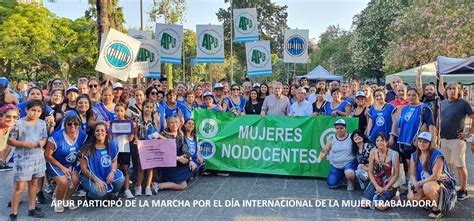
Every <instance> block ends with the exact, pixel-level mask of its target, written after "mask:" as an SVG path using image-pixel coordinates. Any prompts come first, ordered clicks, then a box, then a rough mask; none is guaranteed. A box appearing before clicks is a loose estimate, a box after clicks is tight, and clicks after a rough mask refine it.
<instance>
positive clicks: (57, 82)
mask: <svg viewBox="0 0 474 221" xmlns="http://www.w3.org/2000/svg"><path fill="white" fill-rule="evenodd" d="M62 84H63V82H60V81H56V82H53V85H62Z"/></svg>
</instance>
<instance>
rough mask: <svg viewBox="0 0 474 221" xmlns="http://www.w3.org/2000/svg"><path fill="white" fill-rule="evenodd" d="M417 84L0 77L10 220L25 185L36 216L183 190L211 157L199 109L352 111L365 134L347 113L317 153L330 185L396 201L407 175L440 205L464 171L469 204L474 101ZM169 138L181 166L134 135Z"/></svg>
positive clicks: (2, 161)
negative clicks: (150, 162)
mask: <svg viewBox="0 0 474 221" xmlns="http://www.w3.org/2000/svg"><path fill="white" fill-rule="evenodd" d="M421 80H422V79H421V72H420V73H419V75H418V78H417V84H416V85H414V87H412V85H405V84H403V81H402V80H401V79H400V78H398V77H395V78H393V79H392V81H391V82H389V85H387V87H385V86H379V85H378V84H376V83H373V82H370V83H369V82H366V83H365V84H364V85H362V84H361V83H360V82H359V81H358V80H352V81H351V82H350V83H349V82H338V81H332V82H326V81H324V80H319V81H317V82H315V83H314V84H313V83H311V82H310V81H309V80H308V79H306V78H302V79H300V80H299V81H296V80H293V81H292V82H291V84H286V83H285V84H282V83H280V82H272V83H271V84H265V83H257V82H254V83H252V82H251V81H250V80H249V79H245V81H244V82H243V84H242V85H239V84H229V83H228V82H227V81H225V80H222V81H220V82H218V83H215V84H214V85H212V84H211V83H210V82H202V83H199V84H195V85H188V84H186V83H183V82H179V83H176V84H175V87H174V88H172V89H171V88H169V87H168V81H167V79H166V78H161V79H156V80H148V81H144V79H143V78H139V79H138V80H137V82H136V83H135V84H132V82H130V81H129V82H125V83H124V84H122V83H119V82H115V83H112V82H110V81H103V82H101V81H99V80H98V79H95V78H91V79H89V78H88V77H80V78H78V79H77V81H76V82H74V83H68V82H64V81H63V80H61V79H54V80H51V81H49V82H47V84H46V85H44V87H41V85H37V84H36V83H34V82H29V83H28V84H22V83H17V84H15V85H13V83H12V82H10V81H9V80H8V79H6V78H0V114H1V124H0V132H1V136H0V145H1V146H0V150H1V154H0V157H1V158H0V170H11V169H13V170H14V173H13V174H14V175H13V176H14V177H13V181H14V183H13V184H12V197H11V202H10V203H9V205H10V206H11V215H10V218H11V219H12V220H16V218H17V214H18V205H19V203H20V202H21V198H22V194H23V191H24V190H25V189H26V188H28V203H29V211H28V215H29V216H32V217H36V218H39V217H44V213H43V212H42V211H41V209H40V208H38V207H37V206H36V202H37V201H38V202H39V203H44V202H46V199H45V197H44V193H43V192H45V191H46V192H48V193H52V194H53V200H56V201H60V200H68V199H71V196H73V194H75V193H77V192H81V193H82V192H86V198H87V199H104V198H106V199H111V200H116V199H117V198H118V197H119V196H121V195H119V194H123V196H124V197H126V198H134V197H137V196H141V195H142V194H144V195H147V196H150V195H153V194H154V193H155V194H156V193H157V192H158V191H159V190H160V189H174V190H182V189H185V188H187V185H188V181H189V180H190V179H191V178H192V177H193V175H195V174H196V173H197V172H198V171H199V169H200V168H202V166H203V165H204V164H205V162H204V160H203V159H202V157H201V156H200V155H199V147H198V140H197V137H196V131H195V125H196V122H194V120H193V117H192V112H193V110H194V109H196V108H199V109H208V110H212V111H219V112H230V113H233V114H234V115H235V117H241V116H244V115H247V114H249V115H260V116H261V117H262V118H264V117H266V116H267V115H272V116H288V117H303V116H311V117H319V116H332V117H337V116H339V117H355V118H357V119H358V121H359V125H358V128H357V130H355V131H348V130H347V128H346V122H345V120H344V118H341V119H339V120H337V121H336V123H335V125H334V127H335V130H336V134H335V135H334V136H332V137H331V138H329V140H328V142H327V144H326V145H325V146H324V148H323V150H322V154H321V156H320V157H324V156H326V155H327V158H328V160H329V162H330V165H331V169H330V172H329V175H328V178H327V185H328V187H329V188H339V187H340V186H341V185H342V184H343V183H344V182H347V190H349V191H353V190H355V189H356V188H358V187H360V189H361V190H362V191H363V192H364V194H363V198H364V199H367V200H369V201H375V200H381V201H388V200H392V199H394V198H395V197H397V196H398V195H399V194H400V192H399V190H400V189H403V188H402V187H403V185H404V184H403V183H407V184H405V185H406V187H407V189H408V191H406V194H407V197H408V199H409V200H426V199H429V200H434V201H437V202H439V203H442V202H441V200H440V198H441V197H440V195H441V194H442V193H443V191H442V189H443V188H444V189H447V186H448V184H453V183H454V178H453V177H454V176H453V175H454V173H453V172H454V171H457V175H458V176H457V178H458V181H459V187H460V188H459V190H458V191H457V193H456V195H457V199H458V200H464V199H466V198H467V197H468V193H467V177H468V176H467V172H468V171H467V167H466V161H465V158H466V140H470V139H471V138H470V136H471V134H472V133H474V127H472V128H471V131H469V132H465V118H466V117H470V118H471V120H472V119H474V114H473V112H472V108H471V105H470V104H469V102H467V101H466V100H465V99H463V98H462V94H461V92H462V90H461V88H460V85H459V84H457V83H453V82H450V83H448V84H446V85H445V84H444V83H443V82H442V78H440V81H439V82H438V83H437V85H435V84H428V85H426V86H425V88H422V87H423V86H422V84H421V82H422V81H421ZM328 83H329V84H328ZM327 85H329V87H327ZM115 120H130V121H132V122H133V132H132V133H131V134H113V133H112V132H111V130H110V129H109V127H110V125H111V123H112V122H114V121H115ZM167 138H173V139H176V146H177V153H176V161H177V166H176V167H173V168H155V169H142V168H141V164H140V158H139V153H138V149H137V142H138V141H140V140H152V139H167ZM471 145H472V142H471ZM471 150H472V151H473V152H474V146H471ZM9 156H13V157H12V158H13V159H9ZM9 161H13V162H14V164H9ZM11 165H13V168H12V167H10V166H11ZM132 172H133V173H132ZM224 174H225V173H224ZM357 183H358V185H356V184H357ZM131 184H133V185H131ZM132 186H133V187H134V189H132V188H131V187H132ZM43 187H46V190H43ZM143 189H144V191H142V190H143ZM132 190H133V191H132ZM65 207H67V208H68V209H71V210H72V209H76V208H77V207H76V206H74V205H69V206H64V205H61V204H60V203H58V204H55V206H54V211H55V212H64V211H65ZM373 207H375V208H376V209H378V210H385V209H387V208H388V207H386V206H380V205H374V206H373ZM429 209H430V210H431V213H430V217H433V218H438V217H440V216H441V215H442V212H443V211H442V210H440V208H439V207H433V208H429Z"/></svg>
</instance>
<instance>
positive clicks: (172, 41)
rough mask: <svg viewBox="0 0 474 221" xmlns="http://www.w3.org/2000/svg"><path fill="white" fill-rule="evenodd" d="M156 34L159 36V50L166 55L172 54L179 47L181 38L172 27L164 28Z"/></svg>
mask: <svg viewBox="0 0 474 221" xmlns="http://www.w3.org/2000/svg"><path fill="white" fill-rule="evenodd" d="M157 36H160V38H159V41H160V45H161V52H162V53H163V54H166V55H173V54H174V53H176V52H177V51H178V50H179V49H180V48H181V39H180V37H179V35H178V33H177V32H176V31H175V30H173V29H169V28H168V29H164V30H162V31H161V32H160V33H158V35H157Z"/></svg>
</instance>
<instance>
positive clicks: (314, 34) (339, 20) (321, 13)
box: [44, 0, 369, 39]
mask: <svg viewBox="0 0 474 221" xmlns="http://www.w3.org/2000/svg"><path fill="white" fill-rule="evenodd" d="M143 1H144V12H145V15H144V21H145V25H146V26H147V27H153V29H154V24H153V23H152V22H150V21H149V18H148V13H147V12H148V11H149V9H150V7H151V5H152V3H153V0H143ZM234 1H236V0H234ZM242 1H243V0H242ZM273 1H275V2H276V3H277V4H278V5H287V6H288V9H287V12H288V26H289V27H290V28H298V29H309V38H316V39H317V38H318V37H319V35H320V34H321V33H323V32H324V31H325V30H326V27H328V26H329V25H339V26H340V27H341V28H342V29H344V30H349V29H350V28H351V25H352V18H353V17H354V15H356V14H358V13H359V12H360V11H362V10H363V9H364V8H365V7H366V6H367V3H368V2H369V0H273ZM119 4H120V6H121V7H123V11H124V15H125V21H126V24H125V28H127V29H128V28H139V27H140V1H139V0H119ZM44 5H45V6H46V7H47V8H48V9H49V10H50V11H52V12H53V13H55V14H56V15H57V16H60V17H67V18H70V19H77V18H79V17H81V16H83V15H84V12H85V11H86V10H87V8H88V7H89V6H88V0H56V3H51V2H48V1H47V0H45V1H44ZM227 7H228V4H225V3H224V0H188V1H187V11H186V15H185V22H184V24H183V26H184V28H185V29H192V30H195V29H196V24H220V23H219V21H218V20H217V16H216V12H217V11H218V10H219V8H227Z"/></svg>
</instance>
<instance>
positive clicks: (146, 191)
mask: <svg viewBox="0 0 474 221" xmlns="http://www.w3.org/2000/svg"><path fill="white" fill-rule="evenodd" d="M145 195H146V196H152V195H153V193H152V192H151V187H149V186H147V187H145Z"/></svg>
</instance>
